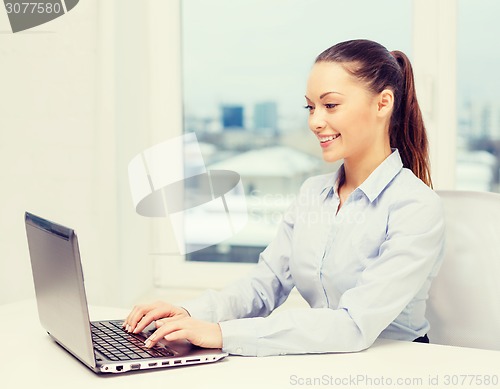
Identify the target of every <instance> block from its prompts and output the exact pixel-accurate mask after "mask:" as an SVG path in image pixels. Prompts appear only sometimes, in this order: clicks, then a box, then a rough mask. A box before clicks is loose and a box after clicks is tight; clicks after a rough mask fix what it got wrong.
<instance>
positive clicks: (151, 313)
mask: <svg viewBox="0 0 500 389" xmlns="http://www.w3.org/2000/svg"><path fill="white" fill-rule="evenodd" d="M175 317H177V318H188V317H190V316H189V313H188V312H187V311H186V310H185V309H184V308H181V307H177V306H175V305H172V304H168V303H165V302H162V301H158V302H156V303H153V304H143V305H136V306H135V307H134V308H133V309H132V312H130V313H129V315H128V316H127V318H126V319H125V321H124V322H123V328H125V330H127V331H128V332H133V333H135V334H137V333H139V332H141V331H142V330H144V328H146V327H147V326H148V325H149V324H151V323H152V322H153V321H155V320H158V319H163V318H175Z"/></svg>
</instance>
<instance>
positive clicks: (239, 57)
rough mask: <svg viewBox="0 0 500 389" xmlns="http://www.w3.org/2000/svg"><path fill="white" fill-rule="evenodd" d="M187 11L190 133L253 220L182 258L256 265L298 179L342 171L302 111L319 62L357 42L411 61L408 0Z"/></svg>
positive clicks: (225, 4) (203, 5)
mask: <svg viewBox="0 0 500 389" xmlns="http://www.w3.org/2000/svg"><path fill="white" fill-rule="evenodd" d="M181 5H182V18H181V28H182V62H183V65H182V66H183V99H184V131H185V132H188V133H191V132H194V133H195V134H196V136H197V139H198V141H199V142H200V144H201V146H202V147H201V150H202V153H203V157H204V161H205V164H206V165H207V167H208V168H209V169H228V170H233V171H236V172H237V173H239V174H240V175H241V178H242V182H243V187H244V192H245V193H244V195H245V197H246V202H247V207H248V216H249V219H248V223H247V225H246V227H245V228H244V229H243V230H241V231H240V232H238V233H237V234H235V235H234V236H232V237H231V238H230V239H228V240H226V241H224V242H220V243H218V244H215V245H213V246H211V247H207V248H205V249H202V250H198V251H194V252H192V253H189V254H188V255H187V256H186V257H187V260H190V261H212V262H213V261H220V262H228V261H229V262H256V261H257V260H258V255H259V253H260V252H261V251H262V250H263V249H264V248H265V247H266V246H267V244H268V243H269V242H270V241H271V240H272V238H273V236H274V234H275V231H276V227H277V224H278V222H279V220H280V218H281V215H282V212H283V211H284V210H285V209H286V207H287V206H288V205H289V204H290V202H291V201H292V199H293V198H294V196H295V194H296V193H297V191H298V189H299V187H300V185H301V183H302V182H303V181H304V180H305V179H306V178H307V177H309V176H311V175H315V174H320V173H323V172H327V171H332V170H334V169H336V167H337V166H338V165H335V166H332V165H328V164H326V163H324V162H323V161H322V159H321V154H320V151H319V148H318V146H317V143H316V141H315V139H314V138H313V137H312V136H311V134H310V133H309V130H308V126H307V113H306V111H305V110H303V109H301V107H302V106H304V97H303V96H304V91H305V84H306V80H307V75H308V72H309V69H310V67H311V66H312V64H313V62H314V58H315V57H316V56H317V55H318V54H319V53H320V52H321V51H323V50H324V49H326V48H328V47H330V46H331V45H333V44H335V43H337V42H340V41H343V40H348V39H357V38H367V39H372V40H376V41H378V42H380V43H382V44H384V45H385V46H386V47H387V48H388V49H390V50H394V49H398V50H402V51H404V52H406V53H407V54H408V55H409V56H410V57H411V54H412V53H411V42H412V39H411V37H412V31H411V25H412V23H411V20H412V1H411V0H406V1H400V0H384V1H379V2H376V3H373V2H366V1H359V0H358V1H351V2H346V1H340V0H316V1H308V2H304V1H297V0H275V1H272V2H270V1H263V0H252V1H247V2H234V1H231V0H211V1H208V2H207V1H203V0H183V1H182V3H181ZM360 10H362V12H360ZM381 21H387V22H386V23H384V22H382V23H381ZM200 222H202V221H200ZM209 224H210V223H209V222H208V224H207V226H206V227H204V228H207V229H208V228H213V226H212V227H211V226H210V225H209Z"/></svg>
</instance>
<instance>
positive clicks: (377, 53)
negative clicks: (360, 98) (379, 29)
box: [316, 39, 432, 187]
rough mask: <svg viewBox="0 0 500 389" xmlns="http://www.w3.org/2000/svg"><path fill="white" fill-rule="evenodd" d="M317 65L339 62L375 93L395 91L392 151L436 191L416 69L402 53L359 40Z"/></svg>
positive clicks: (322, 58) (327, 55)
mask: <svg viewBox="0 0 500 389" xmlns="http://www.w3.org/2000/svg"><path fill="white" fill-rule="evenodd" d="M316 62H337V63H340V64H342V66H343V67H344V69H345V70H347V71H348V72H349V73H350V74H352V75H353V76H354V77H356V78H357V79H359V80H360V81H362V82H363V83H364V84H366V86H367V87H368V89H369V90H370V91H372V92H373V93H380V92H382V91H383V90H384V89H391V90H392V92H393V93H394V108H393V112H392V116H391V122H390V125H389V138H390V144H391V147H395V148H397V149H398V150H399V153H400V155H401V159H402V161H403V166H404V167H406V168H408V169H410V170H411V171H413V173H414V174H415V175H416V176H417V177H418V178H420V179H421V180H422V181H423V182H424V183H425V184H427V185H428V186H430V187H432V180H431V175H430V168H429V165H430V163H429V151H428V141H427V134H426V131H425V126H424V121H423V119H422V113H421V111H420V107H419V106H418V101H417V95H416V93H415V84H414V80H413V69H412V66H411V63H410V60H409V59H408V57H407V56H406V55H405V54H404V53H402V52H401V51H392V52H389V51H388V50H387V49H386V48H385V47H384V46H382V45H381V44H379V43H376V42H373V41H369V40H364V39H358V40H351V41H346V42H341V43H338V44H336V45H335V46H332V47H330V48H329V49H326V50H325V51H323V52H322V53H321V54H320V55H319V56H318V57H317V58H316Z"/></svg>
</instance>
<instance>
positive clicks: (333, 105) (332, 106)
mask: <svg viewBox="0 0 500 389" xmlns="http://www.w3.org/2000/svg"><path fill="white" fill-rule="evenodd" d="M337 105H338V104H325V108H326V109H333V108H335V107H336V106H337Z"/></svg>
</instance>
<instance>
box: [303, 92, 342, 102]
mask: <svg viewBox="0 0 500 389" xmlns="http://www.w3.org/2000/svg"><path fill="white" fill-rule="evenodd" d="M332 93H334V94H337V95H341V96H344V95H343V94H342V93H340V92H336V91H330V92H325V93H323V94H322V95H320V96H319V99H320V100H321V99H322V98H324V97H325V96H328V95H330V94H332ZM304 97H305V98H306V99H307V100H309V101H311V99H310V98H309V97H307V96H304Z"/></svg>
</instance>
